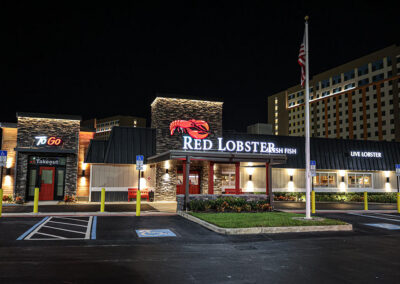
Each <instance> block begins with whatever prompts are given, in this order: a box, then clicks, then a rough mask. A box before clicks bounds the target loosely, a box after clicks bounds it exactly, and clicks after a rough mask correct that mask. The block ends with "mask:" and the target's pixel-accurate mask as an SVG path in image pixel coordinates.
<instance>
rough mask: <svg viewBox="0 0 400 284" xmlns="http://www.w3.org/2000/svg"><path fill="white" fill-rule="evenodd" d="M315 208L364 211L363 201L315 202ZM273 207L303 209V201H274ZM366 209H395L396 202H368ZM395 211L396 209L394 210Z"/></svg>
mask: <svg viewBox="0 0 400 284" xmlns="http://www.w3.org/2000/svg"><path fill="white" fill-rule="evenodd" d="M315 207H316V210H317V211H321V210H328V211H329V210H333V211H337V210H362V211H364V202H316V204H315ZM274 208H275V209H277V210H299V211H302V210H305V208H306V203H305V202H295V201H274ZM368 209H370V211H371V210H394V211H396V210H397V204H396V203H372V202H369V203H368ZM396 212H397V211H396Z"/></svg>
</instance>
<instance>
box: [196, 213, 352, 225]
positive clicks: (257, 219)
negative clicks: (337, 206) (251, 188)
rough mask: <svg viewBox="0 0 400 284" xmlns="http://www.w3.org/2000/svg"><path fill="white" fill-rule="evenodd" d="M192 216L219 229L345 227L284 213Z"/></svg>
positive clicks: (330, 220)
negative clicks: (297, 218) (299, 218)
mask: <svg viewBox="0 0 400 284" xmlns="http://www.w3.org/2000/svg"><path fill="white" fill-rule="evenodd" d="M190 214H191V215H192V216H194V217H197V218H199V219H202V220H204V221H206V222H209V223H211V224H214V225H216V226H218V227H221V228H250V227H291V226H325V225H345V224H346V223H345V222H342V221H338V220H333V219H323V220H320V221H302V220H295V219H293V217H304V216H305V215H304V214H295V213H286V212H265V213H197V212H191V213H190Z"/></svg>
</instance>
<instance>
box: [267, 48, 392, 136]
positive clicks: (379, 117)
mask: <svg viewBox="0 0 400 284" xmlns="http://www.w3.org/2000/svg"><path fill="white" fill-rule="evenodd" d="M399 77H400V47H399V46H397V45H392V46H389V47H387V48H384V49H382V50H379V51H376V52H373V53H371V54H369V55H366V56H363V57H361V58H358V59H356V60H353V61H350V62H348V63H346V64H343V65H341V66H338V67H335V68H332V69H330V70H328V71H326V72H323V73H320V74H317V75H315V76H313V77H312V79H310V134H311V136H312V137H325V138H338V139H351V140H353V139H354V140H356V139H361V140H378V141H382V140H385V141H398V142H399V141H400V116H399V113H400V100H399V85H400V82H399ZM304 120H305V117H304V89H302V88H301V86H300V84H299V85H298V86H294V87H291V88H289V89H287V90H284V91H282V92H279V93H277V94H274V95H271V96H270V97H268V123H271V124H272V125H273V131H274V134H275V135H290V136H304Z"/></svg>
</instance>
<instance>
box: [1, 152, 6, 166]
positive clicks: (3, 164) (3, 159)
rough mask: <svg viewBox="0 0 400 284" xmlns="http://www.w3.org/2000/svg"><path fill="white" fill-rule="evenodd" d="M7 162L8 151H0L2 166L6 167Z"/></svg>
mask: <svg viewBox="0 0 400 284" xmlns="http://www.w3.org/2000/svg"><path fill="white" fill-rule="evenodd" d="M6 163H7V151H0V167H5V166H6Z"/></svg>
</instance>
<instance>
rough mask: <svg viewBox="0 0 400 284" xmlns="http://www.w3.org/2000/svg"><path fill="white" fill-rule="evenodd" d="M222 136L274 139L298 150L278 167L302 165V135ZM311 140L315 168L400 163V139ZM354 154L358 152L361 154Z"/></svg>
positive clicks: (375, 168)
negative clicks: (399, 140) (390, 140)
mask: <svg viewBox="0 0 400 284" xmlns="http://www.w3.org/2000/svg"><path fill="white" fill-rule="evenodd" d="M224 139H226V140H250V141H268V142H272V143H275V145H276V147H288V148H296V149H297V153H296V154H295V155H287V163H286V164H285V165H282V166H279V167H284V168H294V169H304V168H305V138H304V137H298V136H276V135H257V134H247V133H233V132H226V133H224ZM310 140H311V141H310V150H311V151H310V156H311V160H315V161H316V164H317V169H322V170H339V169H342V170H357V171H394V170H395V164H400V143H399V142H388V141H366V140H348V139H332V138H311V139H310ZM352 153H353V155H352ZM374 153H380V155H381V156H380V157H373V156H372V157H368V154H371V155H373V154H374ZM355 154H360V156H357V155H355ZM363 155H367V156H363Z"/></svg>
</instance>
